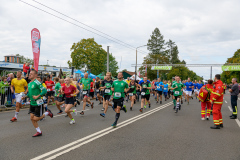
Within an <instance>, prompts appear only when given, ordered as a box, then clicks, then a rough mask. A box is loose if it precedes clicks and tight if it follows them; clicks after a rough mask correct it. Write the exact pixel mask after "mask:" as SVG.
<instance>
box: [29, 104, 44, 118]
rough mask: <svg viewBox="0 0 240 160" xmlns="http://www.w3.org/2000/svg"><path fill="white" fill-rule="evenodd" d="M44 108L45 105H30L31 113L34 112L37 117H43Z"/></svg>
mask: <svg viewBox="0 0 240 160" xmlns="http://www.w3.org/2000/svg"><path fill="white" fill-rule="evenodd" d="M43 109H44V107H43V105H40V106H32V105H30V108H29V113H32V114H34V116H36V117H41V116H42V115H43Z"/></svg>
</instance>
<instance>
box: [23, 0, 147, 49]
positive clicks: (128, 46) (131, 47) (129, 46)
mask: <svg viewBox="0 0 240 160" xmlns="http://www.w3.org/2000/svg"><path fill="white" fill-rule="evenodd" d="M19 1H20V2H22V3H25V4H27V5H29V6H31V7H33V8H36V9H38V10H40V11H42V12H45V13H47V14H49V15H51V16H54V17H56V18H58V19H61V20H63V21H65V22H68V23H70V24H72V25H75V26H77V27H79V28H82V29H84V30H86V31H88V32H91V33H94V34H96V35H98V36H100V37H103V38H105V39H108V40H110V41H112V42H115V43H117V44H119V45H122V46H124V47H126V48H129V49H132V50H135V49H136V48H135V47H133V46H131V45H129V44H127V43H125V42H122V41H120V40H118V39H116V38H113V37H112V36H109V35H107V34H105V33H103V32H101V31H98V30H96V29H94V28H92V27H90V26H88V27H90V28H92V29H94V30H96V31H98V32H100V33H102V34H105V35H107V36H109V37H111V38H113V39H116V40H118V41H120V42H121V43H119V42H117V41H115V40H112V39H110V38H108V37H106V36H103V35H100V34H98V33H96V32H93V31H91V30H89V29H87V28H84V27H82V26H79V25H77V24H75V23H73V22H70V21H68V20H66V19H64V18H62V17H59V16H57V15H55V14H52V13H50V12H48V11H46V10H43V9H41V8H38V7H36V6H34V5H32V4H29V3H27V2H25V1H22V0H19ZM35 2H36V1H35ZM37 3H38V2H37ZM42 5H43V4H42ZM46 7H47V6H46ZM49 9H50V7H49ZM52 10H53V9H52ZM54 11H55V10H54ZM55 12H58V11H55ZM58 13H60V12H58ZM60 14H62V13H60ZM62 15H64V14H62ZM64 16H66V15H64ZM67 17H68V18H71V17H69V16H67ZM71 19H73V18H71ZM73 20H75V19H73ZM75 21H77V20H75ZM77 22H79V21H77ZM79 23H81V24H83V23H82V22H79ZM84 25H85V24H84ZM85 26H87V25H85ZM122 43H124V44H127V45H124V44H122ZM139 52H141V53H145V54H147V53H146V52H144V51H139Z"/></svg>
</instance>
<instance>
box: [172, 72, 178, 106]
mask: <svg viewBox="0 0 240 160" xmlns="http://www.w3.org/2000/svg"><path fill="white" fill-rule="evenodd" d="M176 77H177V76H175V77H173V78H172V88H173V85H174V83H176V81H175V79H176ZM172 88H171V91H172V92H171V93H172V100H173V105H174V107H173V108H174V109H175V108H176V99H175V97H174V91H173V89H172Z"/></svg>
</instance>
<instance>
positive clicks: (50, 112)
mask: <svg viewBox="0 0 240 160" xmlns="http://www.w3.org/2000/svg"><path fill="white" fill-rule="evenodd" d="M46 112H48V116H49V117H51V118H53V113H52V111H51V110H50V109H48V110H47V111H46Z"/></svg>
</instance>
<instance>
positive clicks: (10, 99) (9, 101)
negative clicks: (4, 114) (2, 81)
mask: <svg viewBox="0 0 240 160" xmlns="http://www.w3.org/2000/svg"><path fill="white" fill-rule="evenodd" d="M0 94H1V96H0V98H1V99H0V102H1V107H15V106H16V105H15V102H14V99H15V95H14V93H12V92H11V87H10V86H2V87H1V88H0Z"/></svg>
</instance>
